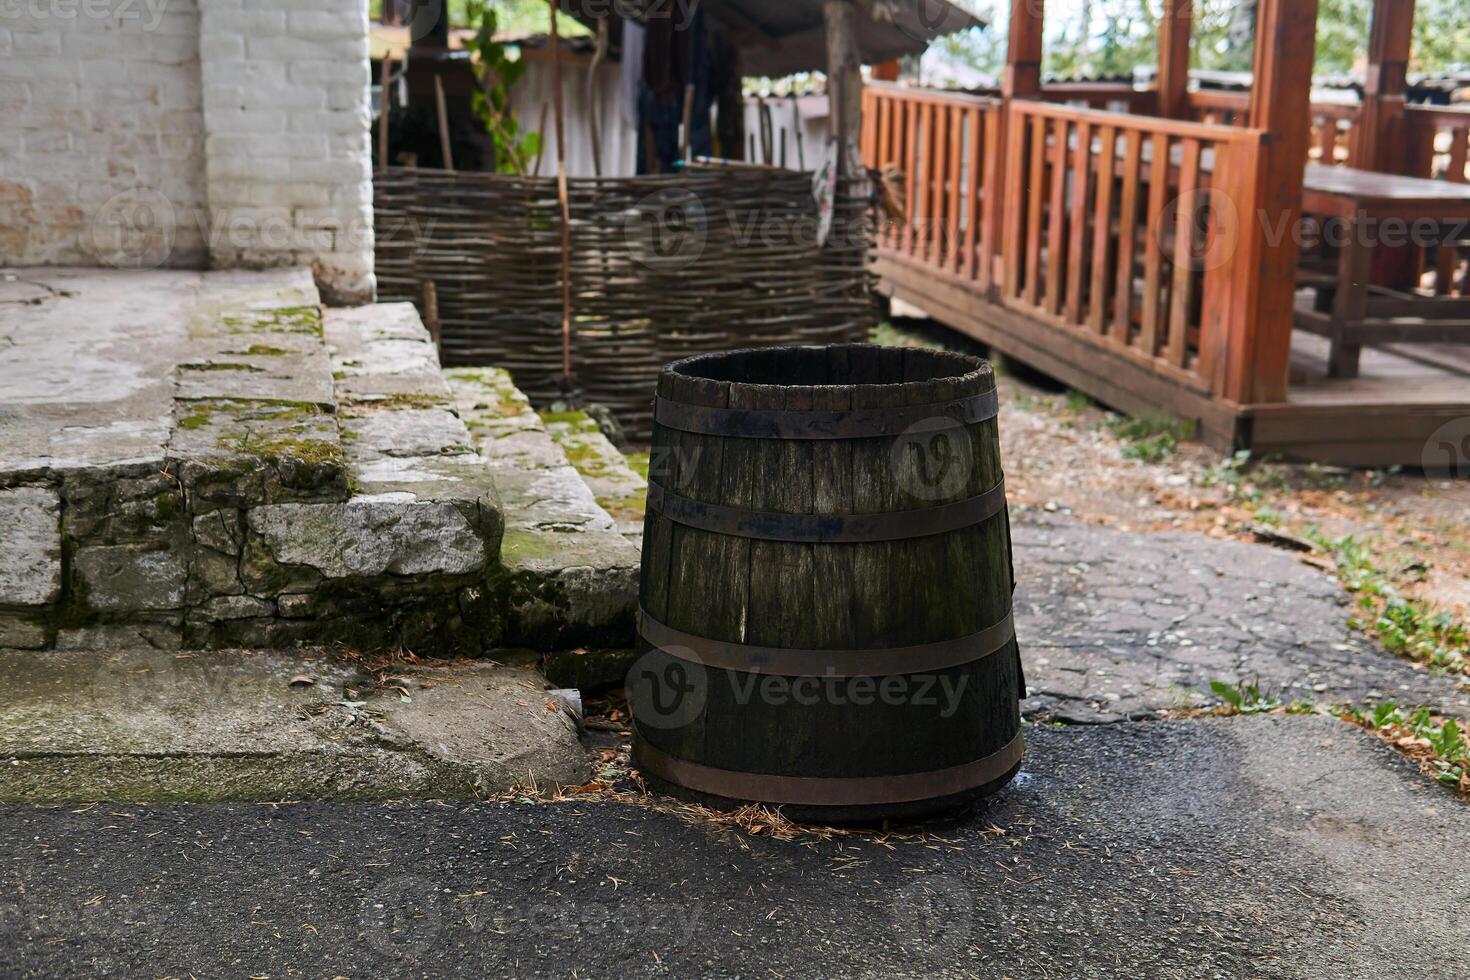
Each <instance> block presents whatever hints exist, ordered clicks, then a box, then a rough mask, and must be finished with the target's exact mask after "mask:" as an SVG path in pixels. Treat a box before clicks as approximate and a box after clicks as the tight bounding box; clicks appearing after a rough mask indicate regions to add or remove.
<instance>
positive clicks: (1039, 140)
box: [1007, 116, 1046, 306]
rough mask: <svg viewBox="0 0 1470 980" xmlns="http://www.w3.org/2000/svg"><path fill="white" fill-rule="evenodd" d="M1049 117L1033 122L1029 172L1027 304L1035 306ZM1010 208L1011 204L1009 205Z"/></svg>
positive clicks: (1026, 187) (1036, 119) (1039, 263)
mask: <svg viewBox="0 0 1470 980" xmlns="http://www.w3.org/2000/svg"><path fill="white" fill-rule="evenodd" d="M1045 169H1046V117H1045V116H1035V117H1033V118H1032V119H1031V161H1030V166H1028V167H1027V169H1026V186H1025V193H1026V203H1027V211H1026V302H1027V303H1028V304H1030V305H1031V306H1035V305H1036V301H1037V293H1038V292H1039V290H1040V286H1041V205H1042V203H1043V202H1044V201H1045V200H1046V187H1045V184H1044V183H1043V182H1042V181H1043V175H1044V172H1045ZM1007 206H1009V202H1008V203H1007Z"/></svg>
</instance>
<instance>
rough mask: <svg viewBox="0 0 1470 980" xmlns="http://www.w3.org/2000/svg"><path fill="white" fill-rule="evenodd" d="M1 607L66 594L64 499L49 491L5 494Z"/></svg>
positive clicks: (1, 497) (0, 509)
mask: <svg viewBox="0 0 1470 980" xmlns="http://www.w3.org/2000/svg"><path fill="white" fill-rule="evenodd" d="M0 528H3V529H4V530H3V532H0V606H42V605H45V604H47V603H49V602H55V601H56V599H57V598H58V597H59V596H60V595H61V496H60V495H59V494H58V493H57V492H56V491H55V490H51V489H49V488H47V487H15V488H13V489H10V490H0Z"/></svg>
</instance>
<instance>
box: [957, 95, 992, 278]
mask: <svg viewBox="0 0 1470 980" xmlns="http://www.w3.org/2000/svg"><path fill="white" fill-rule="evenodd" d="M965 118H966V119H968V120H969V133H968V134H967V138H966V140H965V144H966V151H965V152H966V154H967V155H968V157H969V162H968V163H967V164H966V169H965V247H964V251H963V252H962V253H961V261H960V263H958V264H957V265H956V267H955V271H956V272H958V273H959V274H960V275H962V276H964V277H965V278H967V279H974V278H975V267H976V265H977V261H976V258H977V257H976V255H975V248H976V243H977V242H979V241H980V235H979V226H980V168H981V167H982V166H983V165H984V164H983V162H982V161H983V160H984V159H985V158H984V154H985V153H988V152H989V151H990V147H989V146H988V145H986V144H985V143H984V136H983V133H982V130H983V129H984V128H985V114H984V113H983V112H981V111H980V110H978V109H975V108H970V109H966V110H965Z"/></svg>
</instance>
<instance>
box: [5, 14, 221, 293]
mask: <svg viewBox="0 0 1470 980" xmlns="http://www.w3.org/2000/svg"><path fill="white" fill-rule="evenodd" d="M0 105H3V107H4V108H3V109H0V264H3V265H37V264H59V265H98V264H106V265H123V266H129V265H150V266H151V265H160V264H168V265H179V266H198V265H202V264H203V263H204V261H205V259H206V257H207V248H206V245H205V234H206V231H207V220H205V221H204V222H203V224H201V219H203V218H204V216H205V215H206V198H205V169H204V117H203V113H202V111H201V104H200V88H199V12H198V9H197V8H196V6H195V0H107V2H91V3H75V4H68V3H64V2H62V3H18V2H6V0H0Z"/></svg>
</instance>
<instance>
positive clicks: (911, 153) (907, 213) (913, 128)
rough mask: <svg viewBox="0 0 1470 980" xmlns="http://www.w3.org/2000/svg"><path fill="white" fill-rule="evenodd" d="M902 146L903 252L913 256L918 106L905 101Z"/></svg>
mask: <svg viewBox="0 0 1470 980" xmlns="http://www.w3.org/2000/svg"><path fill="white" fill-rule="evenodd" d="M903 144H904V152H905V160H904V167H903V179H904V201H903V210H904V218H905V220H904V223H903V250H904V252H906V253H907V254H909V255H913V254H914V240H915V238H916V237H917V234H916V231H915V226H916V225H917V224H918V223H919V195H918V193H917V192H918V184H917V181H918V170H919V104H918V103H917V102H911V101H909V100H907V99H905V100H904V103H903Z"/></svg>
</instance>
